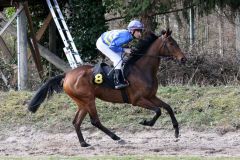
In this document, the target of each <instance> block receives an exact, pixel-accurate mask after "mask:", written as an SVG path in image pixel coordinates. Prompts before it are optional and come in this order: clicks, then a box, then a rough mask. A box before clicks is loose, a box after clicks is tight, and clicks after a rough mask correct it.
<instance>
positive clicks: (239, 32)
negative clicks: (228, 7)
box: [235, 10, 240, 62]
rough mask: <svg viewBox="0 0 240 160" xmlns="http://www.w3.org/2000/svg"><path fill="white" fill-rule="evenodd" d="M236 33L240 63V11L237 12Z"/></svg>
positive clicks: (237, 53)
mask: <svg viewBox="0 0 240 160" xmlns="http://www.w3.org/2000/svg"><path fill="white" fill-rule="evenodd" d="M235 31H236V55H237V58H238V61H239V62H240V10H237V11H236V18H235Z"/></svg>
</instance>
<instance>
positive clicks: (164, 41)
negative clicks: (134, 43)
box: [131, 37, 172, 58]
mask: <svg viewBox="0 0 240 160" xmlns="http://www.w3.org/2000/svg"><path fill="white" fill-rule="evenodd" d="M161 38H162V37H161ZM164 46H166V40H163V44H162V46H161V47H160V50H161V49H162V48H163V47H164ZM167 50H169V49H168V48H167ZM131 56H142V57H143V56H145V57H151V58H162V57H172V56H150V55H145V54H137V53H133V54H132V55H131Z"/></svg>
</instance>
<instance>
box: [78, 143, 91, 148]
mask: <svg viewBox="0 0 240 160" xmlns="http://www.w3.org/2000/svg"><path fill="white" fill-rule="evenodd" d="M80 145H81V147H89V146H90V144H88V143H86V142H81V143H80Z"/></svg>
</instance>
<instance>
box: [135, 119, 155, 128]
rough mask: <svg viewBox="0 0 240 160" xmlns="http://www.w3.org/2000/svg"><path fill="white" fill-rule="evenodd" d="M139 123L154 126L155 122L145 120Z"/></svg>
mask: <svg viewBox="0 0 240 160" xmlns="http://www.w3.org/2000/svg"><path fill="white" fill-rule="evenodd" d="M139 124H141V125H144V126H150V127H152V126H153V125H154V124H153V123H152V122H151V121H147V120H143V121H142V122H140V123H139Z"/></svg>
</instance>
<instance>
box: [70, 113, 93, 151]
mask: <svg viewBox="0 0 240 160" xmlns="http://www.w3.org/2000/svg"><path fill="white" fill-rule="evenodd" d="M86 114H87V111H86V110H84V109H78V111H77V113H76V115H75V118H74V120H73V126H74V127H75V130H76V132H77V136H78V139H79V142H80V145H81V146H82V147H88V146H90V145H89V144H87V143H86V142H85V140H84V138H83V135H82V132H81V124H82V121H83V119H84V118H85V116H86Z"/></svg>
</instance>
